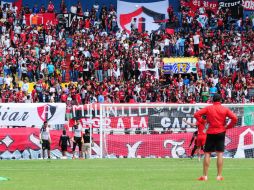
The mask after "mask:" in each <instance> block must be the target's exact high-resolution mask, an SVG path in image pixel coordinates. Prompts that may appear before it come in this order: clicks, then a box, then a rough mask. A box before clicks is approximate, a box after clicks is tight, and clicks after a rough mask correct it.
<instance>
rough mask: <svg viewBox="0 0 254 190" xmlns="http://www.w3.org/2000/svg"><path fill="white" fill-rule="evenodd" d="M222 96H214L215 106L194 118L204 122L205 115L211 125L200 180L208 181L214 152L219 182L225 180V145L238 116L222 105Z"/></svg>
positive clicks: (207, 108) (202, 110)
mask: <svg viewBox="0 0 254 190" xmlns="http://www.w3.org/2000/svg"><path fill="white" fill-rule="evenodd" d="M220 101H221V96H220V95H219V94H214V96H213V102H214V103H213V105H211V106H208V107H205V108H203V109H201V110H199V111H198V112H196V113H195V114H194V117H195V118H196V119H197V121H198V122H200V121H202V116H203V115H205V116H206V118H207V123H208V125H209V127H208V129H207V132H206V133H207V138H206V143H205V150H204V152H205V158H204V164H203V176H201V177H200V178H198V180H201V181H206V180H207V175H208V168H209V165H210V157H211V153H212V152H216V153H217V172H218V173H217V180H219V181H220V180H223V179H224V178H223V177H222V169H223V152H224V147H225V145H224V143H225V134H226V130H227V129H230V128H233V127H234V125H235V124H236V122H237V116H236V115H235V114H234V113H233V112H232V111H230V110H229V109H228V108H226V107H224V106H222V105H221V103H220ZM227 117H228V118H230V119H231V121H230V123H229V124H228V125H226V118H227Z"/></svg>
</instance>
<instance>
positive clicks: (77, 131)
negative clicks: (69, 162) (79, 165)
mask: <svg viewBox="0 0 254 190" xmlns="http://www.w3.org/2000/svg"><path fill="white" fill-rule="evenodd" d="M73 132H74V137H73V139H72V142H73V147H72V153H73V157H72V159H75V150H76V146H77V145H78V148H79V158H82V125H81V123H80V121H79V120H77V121H76V124H75V125H74V126H73Z"/></svg>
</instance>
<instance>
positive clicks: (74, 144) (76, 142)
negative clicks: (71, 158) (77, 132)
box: [72, 137, 82, 151]
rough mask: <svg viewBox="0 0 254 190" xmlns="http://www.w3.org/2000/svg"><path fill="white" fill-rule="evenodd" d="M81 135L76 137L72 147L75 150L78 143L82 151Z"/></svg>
mask: <svg viewBox="0 0 254 190" xmlns="http://www.w3.org/2000/svg"><path fill="white" fill-rule="evenodd" d="M81 140H82V139H81V137H74V141H75V142H74V143H73V147H72V151H75V149H76V146H77V145H78V149H79V151H82V141H81Z"/></svg>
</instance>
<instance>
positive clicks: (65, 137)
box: [59, 130, 71, 156]
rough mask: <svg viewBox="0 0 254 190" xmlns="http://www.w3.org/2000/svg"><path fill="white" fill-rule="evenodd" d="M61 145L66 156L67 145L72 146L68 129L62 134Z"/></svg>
mask: <svg viewBox="0 0 254 190" xmlns="http://www.w3.org/2000/svg"><path fill="white" fill-rule="evenodd" d="M59 146H60V147H61V150H62V155H63V156H66V152H67V147H68V146H71V142H70V137H69V136H68V135H67V134H66V130H63V134H62V135H61V136H60V139H59Z"/></svg>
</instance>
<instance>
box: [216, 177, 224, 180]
mask: <svg viewBox="0 0 254 190" xmlns="http://www.w3.org/2000/svg"><path fill="white" fill-rule="evenodd" d="M216 180H217V181H223V180H224V177H222V176H217V177H216Z"/></svg>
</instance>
